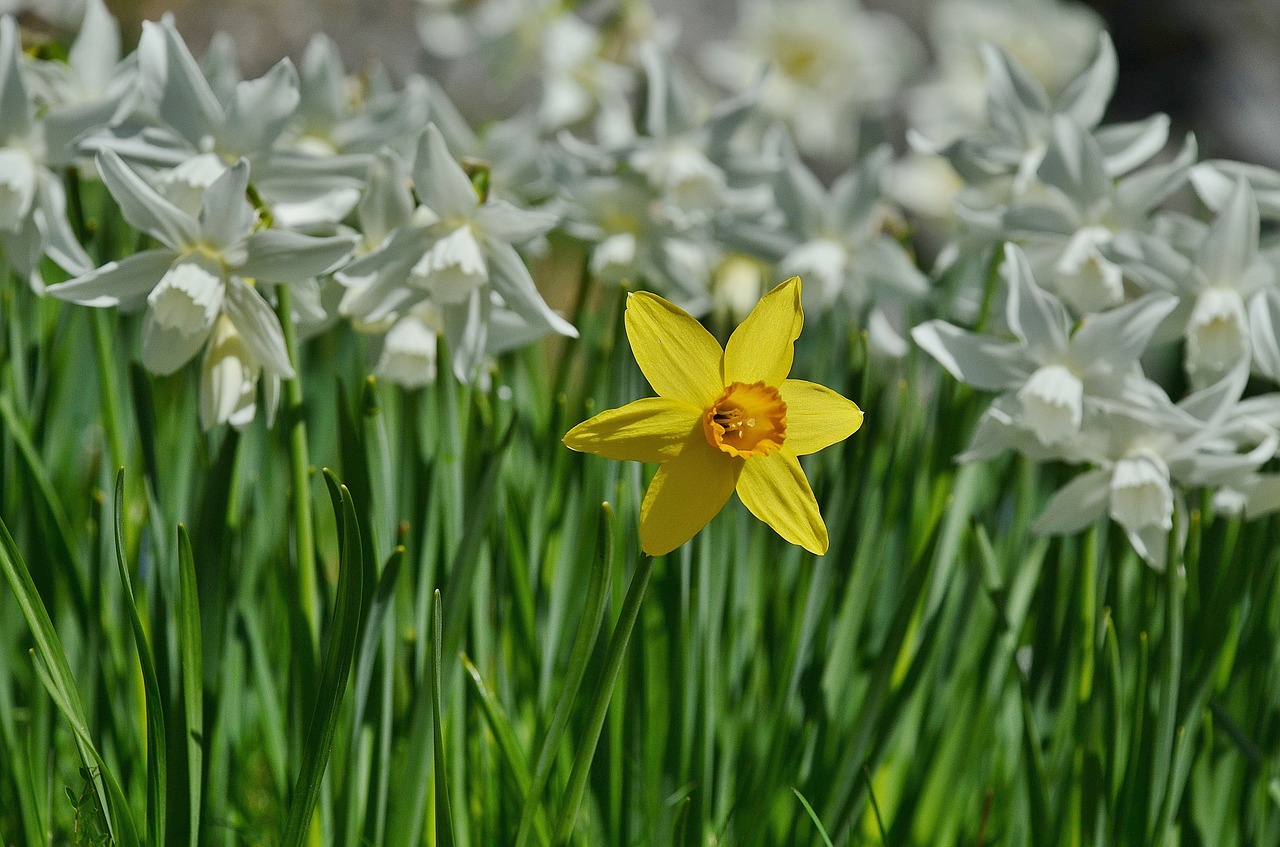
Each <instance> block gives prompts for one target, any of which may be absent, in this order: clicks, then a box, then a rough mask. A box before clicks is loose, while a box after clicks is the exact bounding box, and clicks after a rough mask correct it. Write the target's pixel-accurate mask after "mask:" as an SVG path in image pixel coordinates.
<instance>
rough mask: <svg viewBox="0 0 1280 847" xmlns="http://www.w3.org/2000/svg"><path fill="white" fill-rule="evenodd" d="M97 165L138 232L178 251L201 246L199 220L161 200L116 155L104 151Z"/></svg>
mask: <svg viewBox="0 0 1280 847" xmlns="http://www.w3.org/2000/svg"><path fill="white" fill-rule="evenodd" d="M97 162H98V171H99V172H100V173H101V174H102V181H103V182H105V183H106V185H107V189H108V190H109V191H110V192H111V196H112V197H113V198H114V199H115V201H116V204H117V205H118V206H119V207H120V214H122V215H124V219H125V220H126V221H128V222H129V224H130V225H131V226H132V227H133V228H134V229H137V230H140V231H142V232H145V233H148V234H150V235H153V236H155V237H156V238H158V239H160V241H162V242H163V243H164V244H166V245H168V246H169V247H172V248H173V249H175V250H182V249H184V248H185V247H187V246H189V245H192V244H195V243H196V242H197V240H198V237H199V231H200V229H199V225H198V224H197V223H196V220H195V218H193V217H192V216H191V215H188V214H187V213H185V212H183V211H182V210H181V209H179V208H178V207H177V206H175V205H173V203H170V202H169V201H168V200H166V199H165V198H164V197H162V196H160V194H159V192H157V191H156V190H155V189H154V188H152V187H151V186H150V185H149V184H147V181H146V180H144V179H143V178H142V177H140V176H138V174H136V173H134V171H133V170H132V169H131V168H130V167H129V166H128V165H126V164H125V163H124V161H123V160H122V159H121V158H120V157H119V156H118V155H116V154H115V152H114V151H111V150H103V151H102V152H100V153H99V154H98V158H97Z"/></svg>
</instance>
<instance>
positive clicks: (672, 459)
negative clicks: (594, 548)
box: [564, 277, 862, 556]
mask: <svg viewBox="0 0 1280 847" xmlns="http://www.w3.org/2000/svg"><path fill="white" fill-rule="evenodd" d="M800 291H801V289H800V279H799V278H798V277H792V278H791V279H789V280H787V281H786V282H784V283H782V284H781V285H779V286H777V287H776V288H774V289H773V290H772V291H770V292H769V293H768V294H766V295H765V296H764V297H762V298H761V299H760V302H759V303H757V304H756V306H755V308H754V309H752V311H751V313H750V314H749V315H748V316H747V318H746V320H744V321H743V322H742V324H741V325H740V326H739V327H738V328H737V329H736V330H734V332H733V334H732V335H731V336H730V337H729V342H728V344H727V345H726V346H725V347H724V348H723V349H722V348H721V347H720V344H719V343H718V342H717V341H716V340H715V338H714V337H713V336H712V335H711V333H710V332H708V331H707V330H706V329H705V328H704V327H703V326H702V324H700V323H698V321H697V320H695V319H694V318H693V317H691V316H690V315H689V314H687V313H686V312H684V311H683V310H681V309H680V308H678V307H677V306H674V305H673V304H671V303H669V302H667V301H666V300H664V299H662V298H661V297H658V296H657V295H655V294H650V293H648V292H637V293H634V294H631V295H630V296H629V297H628V299H627V310H626V330H627V339H628V340H629V341H630V343H631V349H632V352H633V353H634V355H635V357H636V363H637V364H639V366H640V370H641V372H642V373H644V376H645V378H646V379H647V380H648V381H649V384H650V385H651V386H652V387H653V389H654V391H655V392H656V393H657V395H658V396H657V397H649V398H645V399H641V400H636V401H634V402H632V403H628V404H627V405H625V406H623V407H621V408H618V409H610V410H608V411H605V412H601V413H600V414H598V415H596V416H595V417H593V418H591V419H590V420H587V421H584V422H582V423H580V424H578V425H577V426H575V427H574V428H573V429H571V430H570V431H569V432H568V434H566V435H565V437H564V443H565V444H566V445H567V446H568V447H570V448H571V449H573V450H578V451H581V452H587V453H595V454H597V455H601V456H605V457H607V458H610V459H619V460H624V461H637V462H656V463H658V464H659V465H660V467H659V468H658V470H657V473H655V474H654V477H653V481H652V482H651V483H650V484H649V489H648V491H646V492H645V497H644V501H643V503H642V504H641V507H640V546H641V548H642V549H643V550H644V552H645V553H647V554H648V555H650V556H660V555H662V554H664V553H669V552H671V551H672V550H674V549H676V548H677V547H679V546H680V545H681V544H683V543H684V542H686V541H688V540H689V539H690V538H692V537H693V536H694V535H695V534H697V532H698V531H699V530H701V529H702V528H703V527H704V526H706V525H707V523H708V522H710V520H711V519H712V518H714V517H715V516H716V515H717V514H718V513H719V512H720V510H721V509H722V508H723V507H724V504H725V503H726V502H728V500H729V496H730V495H731V494H733V492H734V491H737V492H738V496H739V497H740V498H741V499H742V502H743V503H744V504H745V505H746V507H747V509H748V510H749V511H750V512H751V513H752V514H753V515H755V516H756V517H757V518H759V519H760V520H762V521H764V522H765V523H767V524H768V525H769V526H771V527H773V529H774V530H775V531H777V533H778V534H779V535H781V536H782V537H783V538H785V539H786V540H787V541H789V542H791V543H792V544H797V545H799V546H801V547H803V548H804V549H806V550H808V551H810V552H811V553H814V554H816V555H822V554H823V553H825V552H826V551H827V547H828V543H829V542H828V538H827V528H826V525H825V524H824V523H823V521H822V514H821V513H820V511H819V509H818V502H817V500H816V499H815V498H814V496H813V490H812V489H811V488H810V487H809V481H808V479H807V478H806V477H805V473H804V470H803V469H802V468H801V466H800V459H799V457H800V456H804V455H807V454H809V453H816V452H817V451H819V450H821V449H823V448H824V447H828V446H830V445H832V444H835V443H837V442H839V441H842V440H844V439H845V438H848V437H849V436H850V435H852V434H853V433H854V432H856V431H857V430H858V428H859V427H860V426H861V425H862V411H861V410H860V409H859V408H858V406H857V405H856V404H855V403H853V402H852V401H850V400H848V399H846V398H844V397H842V396H841V395H840V394H838V393H836V392H835V391H832V390H831V389H829V388H825V387H823V386H821V385H818V384H816V383H812V382H806V381H804V380H799V379H790V378H789V376H788V375H789V374H790V372H791V363H792V359H793V356H794V349H793V348H794V344H795V340H796V338H798V337H799V335H800V330H801V327H802V326H803V324H804V313H803V310H802V308H801V298H800Z"/></svg>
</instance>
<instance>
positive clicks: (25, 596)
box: [0, 401, 139, 847]
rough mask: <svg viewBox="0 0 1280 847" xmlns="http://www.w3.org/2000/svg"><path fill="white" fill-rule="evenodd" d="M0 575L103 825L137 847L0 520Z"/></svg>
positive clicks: (66, 668) (126, 845)
mask: <svg viewBox="0 0 1280 847" xmlns="http://www.w3.org/2000/svg"><path fill="white" fill-rule="evenodd" d="M0 405H2V401H0ZM0 570H3V571H4V576H5V579H6V580H7V581H8V583H9V587H10V588H11V589H12V590H13V594H14V596H15V597H16V598H17V600H18V606H19V608H21V610H22V616H23V617H24V618H25V619H26V621H27V626H29V627H31V634H32V637H33V638H34V639H35V642H36V646H35V649H34V650H33V651H32V653H33V654H34V656H35V667H36V673H37V675H38V676H39V677H40V681H41V683H43V685H44V687H45V690H46V691H48V692H49V696H50V697H51V698H52V699H53V702H54V705H56V706H57V707H58V711H59V712H61V713H62V716H63V717H64V718H66V720H67V723H69V724H71V731H72V732H73V733H74V734H75V739H76V746H77V747H78V748H79V750H80V756H81V759H82V760H83V761H84V765H85V767H86V768H89V769H90V770H91V771H93V770H95V769H96V772H97V777H96V778H95V779H94V784H95V785H96V786H97V790H98V793H99V799H100V800H101V801H102V804H103V807H104V808H106V809H108V815H107V825H108V828H109V829H110V830H111V835H112V837H113V838H114V839H115V840H116V842H117V843H118V844H120V845H121V847H138V844H139V841H138V830H137V827H136V826H135V825H134V821H133V814H132V813H131V812H130V810H129V801H128V800H127V799H126V798H125V796H124V792H123V791H122V790H121V788H120V783H119V782H117V781H116V778H115V776H114V775H113V774H112V772H111V771H110V770H108V769H107V766H106V763H105V762H104V761H103V760H102V756H101V754H99V753H98V749H97V747H95V746H94V744H93V739H92V737H91V736H90V735H89V720H88V717H87V715H86V714H85V710H84V701H83V700H82V699H81V698H80V689H79V688H77V687H76V682H75V676H74V675H73V674H72V672H71V665H70V663H69V662H68V661H67V654H66V652H65V651H64V650H63V649H62V640H61V639H59V638H58V633H57V630H55V629H54V628H53V622H52V621H51V620H50V619H49V613H48V611H47V610H46V609H45V607H44V603H43V602H41V600H40V594H39V592H38V591H36V586H35V583H34V582H33V581H32V579H31V571H30V570H28V569H27V563H26V562H25V561H24V560H23V558H22V554H21V553H20V552H19V551H18V546H17V545H16V544H15V543H14V541H13V536H12V535H10V534H9V528H8V527H7V526H5V523H4V521H3V520H0Z"/></svg>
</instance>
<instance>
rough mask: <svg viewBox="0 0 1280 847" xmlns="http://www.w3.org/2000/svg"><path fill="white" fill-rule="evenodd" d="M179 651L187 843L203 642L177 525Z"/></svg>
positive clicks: (199, 750) (192, 838) (195, 812)
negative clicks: (185, 755)
mask: <svg viewBox="0 0 1280 847" xmlns="http://www.w3.org/2000/svg"><path fill="white" fill-rule="evenodd" d="M178 649H179V651H180V653H181V656H182V709H183V715H184V717H185V721H184V723H183V728H184V730H185V732H184V737H185V738H186V753H187V815H188V817H187V829H188V842H187V843H188V844H190V845H191V847H198V845H199V843H200V803H201V795H202V793H203V788H204V786H203V784H202V782H201V780H202V778H203V773H204V664H203V656H204V640H203V634H202V629H201V626H200V591H199V588H198V587H197V586H196V564H195V557H194V556H193V555H192V554H191V538H190V537H189V536H188V535H187V528H186V527H184V526H183V525H182V524H178Z"/></svg>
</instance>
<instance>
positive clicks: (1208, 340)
mask: <svg viewBox="0 0 1280 847" xmlns="http://www.w3.org/2000/svg"><path fill="white" fill-rule="evenodd" d="M1198 232H1199V233H1200V234H1199V236H1198V243H1195V244H1193V245H1191V256H1190V258H1187V257H1184V256H1183V255H1182V254H1181V253H1180V252H1179V251H1177V250H1175V249H1173V248H1172V247H1170V246H1169V245H1168V244H1167V243H1165V242H1164V241H1163V239H1162V238H1161V237H1160V236H1159V235H1146V234H1143V233H1129V234H1128V235H1127V236H1126V238H1124V239H1123V240H1117V242H1116V244H1115V245H1114V250H1113V251H1112V252H1113V254H1114V255H1115V257H1116V258H1117V260H1118V261H1120V262H1121V264H1122V266H1123V267H1124V269H1125V273H1126V274H1128V275H1130V276H1131V277H1132V278H1134V279H1137V280H1139V281H1140V282H1141V283H1142V284H1143V285H1144V286H1147V287H1149V288H1155V289H1158V290H1164V291H1169V292H1171V293H1174V294H1176V295H1178V296H1179V297H1180V298H1181V300H1182V303H1181V305H1180V306H1179V308H1178V309H1177V311H1175V312H1174V313H1173V314H1172V315H1170V317H1169V320H1168V321H1167V326H1168V328H1169V331H1170V332H1169V334H1170V335H1172V336H1173V337H1177V335H1179V334H1180V335H1181V336H1182V338H1183V340H1184V341H1185V342H1186V347H1185V353H1184V360H1183V366H1184V367H1185V369H1186V372H1187V377H1188V379H1189V380H1190V381H1191V385H1192V387H1193V388H1203V387H1205V386H1207V385H1210V384H1212V383H1214V382H1217V381H1218V380H1219V379H1221V378H1222V377H1223V375H1224V374H1226V373H1227V372H1228V371H1230V370H1231V369H1232V368H1234V367H1235V365H1236V364H1237V363H1238V362H1240V361H1241V360H1244V359H1249V358H1251V356H1252V353H1253V341H1252V336H1253V335H1254V334H1255V333H1256V334H1257V335H1258V338H1259V344H1261V345H1262V348H1261V350H1262V353H1261V354H1260V355H1262V356H1263V357H1264V358H1263V360H1262V365H1263V369H1264V372H1266V371H1267V369H1268V365H1267V362H1266V358H1265V356H1266V351H1267V350H1268V349H1270V348H1271V347H1274V346H1275V335H1276V330H1275V325H1274V323H1273V322H1272V316H1273V314H1275V313H1274V312H1273V311H1271V310H1270V309H1269V308H1268V305H1267V300H1266V296H1265V295H1266V292H1268V291H1270V290H1273V289H1274V288H1275V287H1276V265H1275V263H1274V260H1273V259H1271V258H1270V257H1269V256H1268V255H1266V254H1263V253H1261V252H1260V251H1259V249H1258V239H1259V217H1258V205H1257V203H1256V202H1255V200H1254V196H1253V191H1252V190H1251V189H1250V188H1249V185H1248V183H1247V182H1245V180H1244V179H1243V178H1237V180H1236V183H1235V187H1234V189H1233V191H1232V193H1231V196H1230V197H1229V198H1228V199H1227V201H1226V202H1225V203H1224V204H1223V205H1222V207H1221V209H1220V210H1219V213H1218V217H1217V218H1216V219H1215V220H1214V221H1213V223H1212V224H1211V225H1210V226H1208V227H1202V228H1200V229H1199V230H1198ZM1278 364H1280V363H1278ZM1274 372H1275V373H1277V374H1278V375H1280V371H1274Z"/></svg>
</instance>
